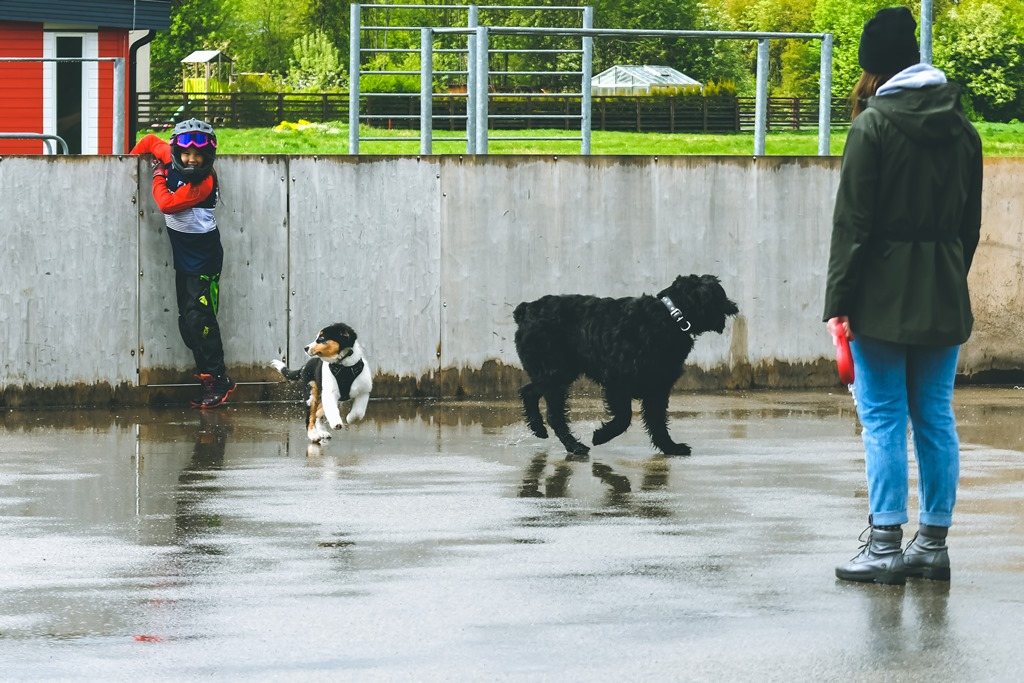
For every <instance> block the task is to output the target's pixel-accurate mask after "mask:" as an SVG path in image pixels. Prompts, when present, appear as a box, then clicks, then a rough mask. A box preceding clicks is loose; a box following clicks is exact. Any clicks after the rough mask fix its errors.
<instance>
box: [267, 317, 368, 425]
mask: <svg viewBox="0 0 1024 683" xmlns="http://www.w3.org/2000/svg"><path fill="white" fill-rule="evenodd" d="M305 351H306V354H307V355H309V356H310V359H309V360H308V361H307V362H306V364H305V365H304V366H303V367H302V368H301V369H299V370H289V369H288V366H287V365H285V363H284V361H280V360H276V359H275V360H272V361H271V362H270V364H271V365H272V366H274V368H276V369H277V371H278V372H280V373H281V374H282V375H284V377H285V378H286V379H291V380H302V382H303V383H304V384H306V385H307V386H309V389H310V391H309V400H308V401H307V404H308V405H309V414H308V416H307V418H306V434H307V436H309V440H310V441H311V442H312V443H320V442H322V441H325V440H327V439H329V438H331V432H330V429H341V428H342V427H344V426H346V425H347V424H350V423H352V422H358V421H359V420H362V419H363V416H364V415H366V404H367V403H368V402H369V400H370V391H371V390H372V389H373V380H372V379H371V373H370V366H369V364H367V362H366V359H365V358H364V357H363V349H362V347H361V346H360V345H359V342H358V341H356V332H355V330H353V329H352V328H351V327H349V326H348V325H346V324H345V323H334V324H333V325H328V326H327V327H325V328H323V329H322V330H320V333H319V334H318V335H317V337H316V339H315V340H314V341H313V343H311V344H309V345H307V346H306V347H305ZM349 400H351V401H352V409H351V410H350V411H349V413H348V416H347V417H345V418H344V419H342V416H341V405H340V404H341V403H342V402H343V401H349Z"/></svg>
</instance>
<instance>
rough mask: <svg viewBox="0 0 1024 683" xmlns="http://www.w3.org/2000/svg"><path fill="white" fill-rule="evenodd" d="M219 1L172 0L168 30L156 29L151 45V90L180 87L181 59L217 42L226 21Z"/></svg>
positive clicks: (210, 47)
mask: <svg viewBox="0 0 1024 683" xmlns="http://www.w3.org/2000/svg"><path fill="white" fill-rule="evenodd" d="M221 2H222V0H171V27H170V30H168V31H160V32H158V33H157V34H156V37H155V38H153V42H152V44H151V46H150V55H151V63H152V66H151V68H150V82H151V86H150V87H151V88H152V89H153V90H180V89H181V87H182V83H181V60H182V59H184V58H185V57H187V56H189V55H190V54H192V53H193V52H195V51H196V50H204V49H213V48H214V46H219V45H220V43H221V42H222V40H223V38H222V35H223V34H222V32H223V30H224V28H225V24H226V22H225V14H224V12H223V9H222V7H221Z"/></svg>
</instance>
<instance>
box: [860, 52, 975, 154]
mask: <svg viewBox="0 0 1024 683" xmlns="http://www.w3.org/2000/svg"><path fill="white" fill-rule="evenodd" d="M868 108H869V109H875V110H877V111H878V112H879V113H880V114H882V115H883V116H884V117H885V118H887V119H889V121H891V122H892V123H893V125H895V126H896V127H897V128H899V129H900V131H902V132H903V133H904V134H905V135H907V136H908V137H910V138H911V139H913V140H915V141H916V142H922V143H929V144H939V143H943V142H949V141H952V140H953V139H954V138H956V137H958V136H960V135H963V134H964V130H965V129H964V115H963V109H962V107H961V105H960V86H959V85H957V84H956V83H949V82H947V81H946V77H945V76H944V75H943V74H942V72H941V71H939V70H938V69H935V68H934V67H930V66H928V65H925V64H916V65H914V66H912V67H910V68H908V69H905V70H904V71H901V72H900V73H898V74H896V75H895V76H893V77H892V79H890V80H889V81H888V82H887V83H885V84H884V85H883V86H882V87H881V88H879V89H878V94H877V95H875V96H874V97H870V98H868Z"/></svg>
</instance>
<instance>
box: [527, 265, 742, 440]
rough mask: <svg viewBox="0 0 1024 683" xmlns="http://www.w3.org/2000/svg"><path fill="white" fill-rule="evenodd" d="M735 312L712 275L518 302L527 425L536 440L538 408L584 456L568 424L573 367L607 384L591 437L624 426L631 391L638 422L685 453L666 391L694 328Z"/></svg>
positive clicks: (719, 327)
mask: <svg viewBox="0 0 1024 683" xmlns="http://www.w3.org/2000/svg"><path fill="white" fill-rule="evenodd" d="M738 312H739V309H738V308H737V307H736V304H735V303H733V302H732V301H730V300H729V297H727V296H726V294H725V290H724V289H723V288H722V285H721V283H720V282H719V280H718V278H717V277H715V276H714V275H688V276H685V277H684V276H682V275H680V276H679V277H677V278H676V279H675V281H674V282H673V283H672V284H671V285H670V286H669V287H667V288H666V289H664V290H662V291H661V292H658V295H657V296H650V295H647V294H645V295H643V296H640V297H635V298H634V297H629V298H623V299H610V298H599V297H595V296H584V295H580V294H567V295H548V296H544V297H541V298H540V299H537V300H536V301H530V302H523V303H521V304H519V305H518V306H516V309H515V312H514V313H513V317H514V318H515V321H516V325H517V327H516V338H515V339H516V352H518V354H519V359H520V361H521V362H522V364H523V369H524V370H525V371H526V374H527V375H529V377H530V382H529V383H528V384H527V385H526V386H524V387H523V388H522V389H520V390H519V395H520V396H521V397H522V399H523V414H524V416H525V417H526V424H527V425H528V426H529V427H530V429H531V431H533V433H534V434H536V435H537V436H539V437H540V438H542V439H545V438H547V436H548V433H547V430H546V429H545V428H544V421H543V419H542V418H541V414H540V398H541V396H543V397H544V401H545V403H546V404H547V414H548V424H550V425H551V428H552V429H554V430H555V436H557V437H558V439H559V440H560V441H561V442H562V444H563V445H564V446H565V448H566V450H568V451H569V453H571V454H574V455H586V454H587V453H589V452H590V449H589V448H588V447H587V446H584V445H583V444H582V443H580V442H579V441H577V440H576V437H575V436H573V434H572V431H570V429H569V425H568V418H569V408H568V404H567V400H568V395H569V385H571V384H572V383H573V381H575V380H576V378H578V377H579V376H580V375H584V376H586V377H589V378H590V379H591V380H593V381H594V382H597V383H598V384H599V385H601V386H602V387H604V397H605V405H606V406H607V409H608V412H609V413H611V416H612V419H611V420H610V421H608V422H605V423H604V424H602V425H601V426H600V427H599V428H598V429H597V431H595V432H594V445H595V446H597V445H600V444H603V443H607V442H608V441H611V440H612V439H614V438H615V437H616V436H618V435H619V434H622V433H623V432H625V431H626V429H627V428H628V427H629V424H630V422H631V420H632V399H634V398H636V399H640V401H641V407H642V415H643V421H644V426H645V427H646V428H647V433H648V435H650V437H651V442H652V443H653V444H654V447H655V448H657V449H658V450H659V451H661V452H663V453H665V454H667V455H689V454H690V447H689V446H687V445H686V444H684V443H675V442H674V441H672V438H671V437H670V436H669V433H668V415H667V411H668V397H669V393H670V392H671V391H672V386H673V385H674V384H675V382H676V380H677V379H679V377H680V375H682V374H683V361H685V360H686V357H687V356H688V355H689V354H690V351H691V350H692V349H693V341H694V337H696V336H697V335H699V334H701V333H703V332H708V331H713V332H718V333H721V332H722V331H723V330H724V329H725V319H726V317H727V316H730V315H735V314H736V313H738Z"/></svg>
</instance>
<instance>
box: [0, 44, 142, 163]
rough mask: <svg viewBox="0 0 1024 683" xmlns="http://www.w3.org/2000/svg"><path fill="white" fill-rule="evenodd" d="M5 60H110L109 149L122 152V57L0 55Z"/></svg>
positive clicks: (124, 92) (124, 133)
mask: <svg viewBox="0 0 1024 683" xmlns="http://www.w3.org/2000/svg"><path fill="white" fill-rule="evenodd" d="M6 62H15V63H17V62H42V63H50V62H77V63H85V62H97V63H99V62H111V63H112V64H113V66H114V84H113V90H114V101H113V110H112V112H113V119H114V137H113V142H112V146H111V151H112V152H113V153H114V154H124V152H125V149H124V145H125V138H126V137H127V134H128V133H127V131H128V128H127V126H126V125H125V124H126V121H127V118H126V115H125V96H126V92H127V91H126V89H125V65H124V57H0V63H6ZM65 148H66V146H65Z"/></svg>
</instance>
